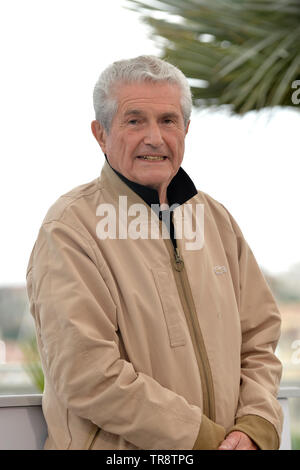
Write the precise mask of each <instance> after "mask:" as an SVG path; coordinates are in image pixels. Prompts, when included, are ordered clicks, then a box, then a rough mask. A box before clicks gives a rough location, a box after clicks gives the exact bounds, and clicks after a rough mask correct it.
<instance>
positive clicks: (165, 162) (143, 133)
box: [92, 82, 188, 191]
mask: <svg viewBox="0 0 300 470" xmlns="http://www.w3.org/2000/svg"><path fill="white" fill-rule="evenodd" d="M115 96H116V98H117V102H118V109H117V112H116V114H115V116H114V118H113V120H112V124H111V129H110V132H109V134H107V133H106V132H105V131H104V130H103V128H102V127H101V126H100V124H99V123H98V122H97V121H93V123H92V130H93V134H94V135H95V137H96V139H97V140H98V142H99V144H100V146H101V148H102V150H103V152H104V153H105V154H106V155H107V158H108V161H109V163H110V164H111V166H112V167H113V168H114V169H115V170H117V171H118V172H119V173H121V174H122V175H124V176H125V177H126V178H128V179H129V180H131V181H135V182H136V183H140V184H142V185H145V186H150V187H152V188H154V189H157V190H158V191H160V190H161V189H162V188H163V187H164V188H165V187H167V186H168V184H169V183H170V181H171V179H172V178H173V176H174V175H175V174H176V173H177V171H178V170H179V167H180V165H181V162H182V159H183V154H184V139H185V136H186V133H187V130H188V126H187V127H186V128H185V126H184V120H183V115H182V110H181V105H180V97H181V92H180V89H179V87H178V86H177V85H171V84H168V83H151V82H146V83H145V82H143V83H134V84H124V85H121V86H120V87H119V88H117V89H116V90H115ZM147 157H149V158H148V159H147Z"/></svg>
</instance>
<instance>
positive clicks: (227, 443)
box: [218, 431, 242, 450]
mask: <svg viewBox="0 0 300 470" xmlns="http://www.w3.org/2000/svg"><path fill="white" fill-rule="evenodd" d="M241 434H242V433H241V432H240V431H233V432H231V433H230V434H228V436H227V437H226V439H225V440H224V441H223V442H221V444H220V446H219V449H218V450H235V449H236V447H237V446H238V444H239V441H240V439H241Z"/></svg>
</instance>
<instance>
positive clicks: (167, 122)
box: [164, 119, 173, 124]
mask: <svg viewBox="0 0 300 470" xmlns="http://www.w3.org/2000/svg"><path fill="white" fill-rule="evenodd" d="M164 123H165V124H173V120H172V119H164Z"/></svg>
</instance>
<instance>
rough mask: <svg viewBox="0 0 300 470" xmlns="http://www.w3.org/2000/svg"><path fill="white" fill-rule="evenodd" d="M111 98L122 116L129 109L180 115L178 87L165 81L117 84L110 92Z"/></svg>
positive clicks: (179, 92)
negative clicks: (151, 110)
mask: <svg viewBox="0 0 300 470" xmlns="http://www.w3.org/2000/svg"><path fill="white" fill-rule="evenodd" d="M112 96H113V97H114V99H115V100H116V104H117V109H118V112H120V113H122V114H123V113H128V111H129V110H130V109H135V110H145V111H146V110H147V109H153V110H155V109H157V110H161V111H163V112H178V113H180V114H182V109H181V90H180V87H179V86H178V85H177V84H173V83H169V82H166V81H160V82H150V81H143V82H134V83H118V84H115V86H114V88H113V90H112Z"/></svg>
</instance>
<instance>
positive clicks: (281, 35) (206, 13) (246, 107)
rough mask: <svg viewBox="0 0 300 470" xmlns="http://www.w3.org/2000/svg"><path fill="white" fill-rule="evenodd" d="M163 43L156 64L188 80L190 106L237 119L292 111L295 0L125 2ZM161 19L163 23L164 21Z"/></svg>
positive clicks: (299, 21)
mask: <svg viewBox="0 0 300 470" xmlns="http://www.w3.org/2000/svg"><path fill="white" fill-rule="evenodd" d="M127 6H128V8H130V9H132V10H134V11H136V12H138V13H139V14H140V16H141V19H142V21H144V22H145V23H147V24H148V25H149V26H150V27H151V31H152V33H151V37H152V38H153V39H157V38H158V37H159V38H162V39H163V42H162V46H161V57H162V58H164V59H166V60H168V61H169V62H171V63H173V64H174V65H176V66H178V67H179V68H180V69H181V70H182V71H183V73H184V74H185V75H186V76H187V77H188V78H190V79H199V80H200V81H202V82H199V83H203V84H204V85H203V86H200V85H199V86H195V85H194V86H192V92H193V98H194V104H195V106H197V105H199V103H201V105H203V104H204V105H206V106H210V105H212V104H213V105H216V104H217V105H230V107H231V109H232V111H233V112H235V113H239V114H243V113H245V112H247V111H250V110H255V109H256V110H258V109H262V108H264V107H273V106H296V105H294V104H293V102H292V100H291V97H292V94H293V92H294V90H293V88H292V83H293V82H294V81H295V80H299V79H300V1H299V0H159V1H158V0H152V1H151V0H150V1H149V2H147V3H145V2H143V1H139V0H127ZM162 14H163V18H162Z"/></svg>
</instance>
